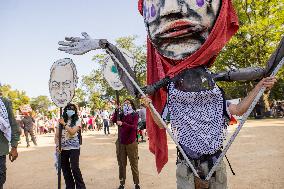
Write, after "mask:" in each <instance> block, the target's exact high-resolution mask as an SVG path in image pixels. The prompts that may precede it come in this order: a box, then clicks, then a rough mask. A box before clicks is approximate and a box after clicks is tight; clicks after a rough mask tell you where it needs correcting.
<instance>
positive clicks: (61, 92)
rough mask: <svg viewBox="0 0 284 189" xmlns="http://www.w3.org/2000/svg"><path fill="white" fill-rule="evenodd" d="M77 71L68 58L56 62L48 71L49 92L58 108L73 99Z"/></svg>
mask: <svg viewBox="0 0 284 189" xmlns="http://www.w3.org/2000/svg"><path fill="white" fill-rule="evenodd" d="M77 81H78V78H77V70H76V67H75V64H74V63H73V61H72V60H71V59H69V58H64V59H60V60H57V61H56V62H55V63H54V64H53V65H52V67H51V69H50V80H49V92H50V96H51V99H52V101H53V102H54V103H55V104H56V106H58V107H62V108H63V107H65V106H66V105H67V104H68V103H69V102H71V100H72V99H73V97H74V94H75V89H76V86H77Z"/></svg>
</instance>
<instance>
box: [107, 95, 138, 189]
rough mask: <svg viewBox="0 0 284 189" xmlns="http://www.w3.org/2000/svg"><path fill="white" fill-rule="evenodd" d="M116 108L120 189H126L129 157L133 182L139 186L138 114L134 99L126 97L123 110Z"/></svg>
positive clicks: (114, 118)
mask: <svg viewBox="0 0 284 189" xmlns="http://www.w3.org/2000/svg"><path fill="white" fill-rule="evenodd" d="M118 110H119V109H116V111H115V113H114V115H113V118H112V122H113V123H116V124H117V125H118V139H117V141H116V155H117V162H118V166H119V179H120V186H119V188H118V189H124V185H125V179H126V164H127V157H128V159H129V162H130V166H131V171H132V176H133V182H134V184H135V189H140V186H139V171H138V144H137V142H136V132H137V125H138V118H139V116H138V114H137V113H136V108H135V105H134V103H133V101H132V100H130V99H126V100H125V101H124V102H123V109H122V112H121V113H119V112H118Z"/></svg>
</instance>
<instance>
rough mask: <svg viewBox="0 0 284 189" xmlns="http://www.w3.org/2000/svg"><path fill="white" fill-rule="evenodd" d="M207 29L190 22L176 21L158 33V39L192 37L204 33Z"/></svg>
mask: <svg viewBox="0 0 284 189" xmlns="http://www.w3.org/2000/svg"><path fill="white" fill-rule="evenodd" d="M205 29H206V27H203V26H200V25H197V24H193V23H191V22H188V21H176V22H174V23H172V24H170V25H169V26H168V27H166V28H165V29H164V30H163V31H162V32H160V33H158V34H157V35H156V37H158V38H180V37H186V36H190V35H192V34H194V33H202V32H203V31H204V30H205Z"/></svg>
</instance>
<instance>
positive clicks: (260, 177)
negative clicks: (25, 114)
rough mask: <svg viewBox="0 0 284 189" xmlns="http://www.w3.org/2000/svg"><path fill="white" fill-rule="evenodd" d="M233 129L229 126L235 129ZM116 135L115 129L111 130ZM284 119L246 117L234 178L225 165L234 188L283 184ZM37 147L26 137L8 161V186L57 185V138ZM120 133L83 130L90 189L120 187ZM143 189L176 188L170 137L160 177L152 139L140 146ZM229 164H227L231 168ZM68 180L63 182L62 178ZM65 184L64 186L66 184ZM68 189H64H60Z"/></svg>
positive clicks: (269, 188) (46, 188) (271, 188)
mask: <svg viewBox="0 0 284 189" xmlns="http://www.w3.org/2000/svg"><path fill="white" fill-rule="evenodd" d="M232 129H233V128H230V130H232ZM112 133H115V131H114V130H112ZM283 137H284V120H283V119H278V120H254V121H248V122H247V123H246V126H245V127H244V128H243V130H242V131H241V133H240V135H239V136H238V138H237V140H236V142H235V143H234V144H233V145H232V147H231V149H230V150H229V152H228V157H229V159H230V162H231V164H232V166H233V169H234V171H235V172H236V176H232V174H231V172H230V170H229V169H227V173H228V179H229V188H230V189H283V188H284V174H283V171H284V163H283V162H284V139H283ZM38 140H39V146H38V147H36V148H35V147H31V148H29V149H26V148H25V147H24V144H25V142H24V140H22V145H20V147H19V151H20V153H19V159H18V160H17V161H16V162H15V163H12V164H11V163H10V162H9V163H8V164H7V166H8V175H7V182H6V185H5V186H4V188H5V189H39V188H40V189H55V188H56V184H57V180H56V179H57V177H56V171H55V168H54V166H53V164H54V145H53V136H52V135H45V136H40V137H38ZM115 140H116V136H114V134H113V135H111V136H104V135H102V133H88V134H84V139H83V143H84V144H83V145H82V150H81V159H80V163H81V170H82V173H83V177H84V180H85V182H86V185H87V188H88V189H116V188H117V186H118V183H119V181H118V167H117V163H116V155H115V146H114V142H115ZM139 155H140V161H139V169H140V179H141V188H144V189H160V188H162V189H174V188H176V184H175V160H176V151H175V146H174V144H173V142H172V141H169V162H168V164H167V165H166V166H165V168H164V169H163V171H162V173H161V174H160V175H158V174H157V172H156V169H155V162H154V156H153V155H152V154H151V153H150V152H149V150H148V143H147V144H146V143H142V144H139ZM227 168H228V167H227ZM127 170H128V173H127V177H128V179H127V183H126V189H132V188H133V184H132V176H131V172H130V167H129V165H128V167H127ZM62 182H63V183H64V181H62ZM62 186H63V185H62ZM62 188H64V187H62Z"/></svg>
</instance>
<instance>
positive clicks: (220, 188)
mask: <svg viewBox="0 0 284 189" xmlns="http://www.w3.org/2000/svg"><path fill="white" fill-rule="evenodd" d="M201 166H202V167H203V166H204V167H206V166H207V168H208V164H207V162H205V163H202V164H201ZM176 179H177V180H176V182H177V189H195V183H194V174H193V173H192V171H191V169H190V168H188V166H187V165H186V163H185V161H184V160H181V161H180V162H179V163H178V164H177V170H176ZM209 188H210V189H227V173H226V165H225V163H224V162H223V161H221V163H220V164H219V165H218V166H217V169H216V174H215V177H211V179H210V180H209Z"/></svg>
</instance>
